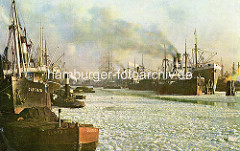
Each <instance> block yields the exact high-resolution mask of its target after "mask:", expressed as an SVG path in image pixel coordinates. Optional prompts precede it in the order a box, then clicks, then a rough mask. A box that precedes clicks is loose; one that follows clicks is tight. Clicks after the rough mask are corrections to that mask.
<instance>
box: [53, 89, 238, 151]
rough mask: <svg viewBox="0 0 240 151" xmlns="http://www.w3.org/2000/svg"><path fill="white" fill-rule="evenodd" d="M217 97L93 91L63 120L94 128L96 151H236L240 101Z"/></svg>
mask: <svg viewBox="0 0 240 151" xmlns="http://www.w3.org/2000/svg"><path fill="white" fill-rule="evenodd" d="M221 95H222V96H221ZM217 96H218V95H217ZM217 96H209V97H208V96H202V97H195V96H192V97H187V98H184V97H182V96H172V97H170V96H169V97H166V96H165V97H160V96H158V95H157V94H155V93H154V92H150V91H145V92H144V91H133V90H104V89H96V93H93V94H87V99H86V100H85V103H86V107H84V108H81V109H67V108H63V109H62V113H61V116H62V118H63V119H71V120H72V121H74V122H78V123H85V124H93V125H94V126H96V127H98V128H99V129H100V136H99V145H98V148H97V150H103V151H107V150H111V151H112V150H119V151H120V150H123V151H128V150H153V151H154V150H156V151H157V150H240V97H234V98H233V97H228V98H227V97H224V94H219V96H220V97H217ZM169 98H170V99H169ZM172 98H173V99H172ZM183 98H184V99H185V100H184V99H183ZM196 98H197V99H198V100H197V101H194V100H196ZM181 99H182V100H184V101H181ZM221 99H222V100H221ZM173 100H174V101H173ZM186 100H189V101H186ZM53 111H54V112H55V113H57V112H58V108H53Z"/></svg>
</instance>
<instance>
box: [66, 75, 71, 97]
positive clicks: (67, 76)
mask: <svg viewBox="0 0 240 151" xmlns="http://www.w3.org/2000/svg"><path fill="white" fill-rule="evenodd" d="M69 96H70V85H69V74H67V73H66V74H65V97H66V98H67V97H69Z"/></svg>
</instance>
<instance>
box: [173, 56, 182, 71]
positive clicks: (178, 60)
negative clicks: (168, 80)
mask: <svg viewBox="0 0 240 151" xmlns="http://www.w3.org/2000/svg"><path fill="white" fill-rule="evenodd" d="M173 68H174V70H177V69H180V68H182V56H181V54H180V53H177V54H176V56H173Z"/></svg>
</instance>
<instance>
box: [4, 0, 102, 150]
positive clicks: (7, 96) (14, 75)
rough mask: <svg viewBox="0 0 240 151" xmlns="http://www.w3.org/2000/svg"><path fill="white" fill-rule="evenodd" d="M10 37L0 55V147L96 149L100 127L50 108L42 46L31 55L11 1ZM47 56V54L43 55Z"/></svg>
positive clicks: (30, 44)
mask: <svg viewBox="0 0 240 151" xmlns="http://www.w3.org/2000/svg"><path fill="white" fill-rule="evenodd" d="M11 21H12V24H11V25H10V26H9V41H8V44H7V47H6V49H5V51H4V54H3V55H1V56H0V121H1V122H0V146H1V149H2V150H19V151H21V150H24V151H26V150H42V151H43V150H44V151H45V150H58V151H60V150H77V151H79V150H95V149H96V147H97V144H98V136H99V129H98V128H94V127H93V125H91V124H78V123H68V122H66V121H64V120H61V118H60V117H61V116H60V113H61V112H60V111H61V110H59V116H58V117H57V116H56V115H55V114H54V113H53V112H52V111H51V97H50V92H49V84H48V80H47V78H46V72H47V68H48V66H47V65H46V64H45V65H44V64H43V61H42V59H43V56H44V55H43V51H42V49H41V51H40V52H41V55H40V58H41V59H40V60H39V62H38V63H36V62H35V60H33V59H32V57H31V56H32V55H31V52H32V42H31V40H29V38H28V37H27V32H26V29H25V28H23V26H21V24H20V20H19V17H18V16H17V10H16V2H15V0H12V3H11ZM45 59H46V57H45Z"/></svg>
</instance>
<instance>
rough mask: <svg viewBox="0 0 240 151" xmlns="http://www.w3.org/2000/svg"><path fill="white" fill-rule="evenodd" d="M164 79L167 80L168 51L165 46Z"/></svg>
mask: <svg viewBox="0 0 240 151" xmlns="http://www.w3.org/2000/svg"><path fill="white" fill-rule="evenodd" d="M164 78H165V80H167V50H166V46H165V44H164Z"/></svg>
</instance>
